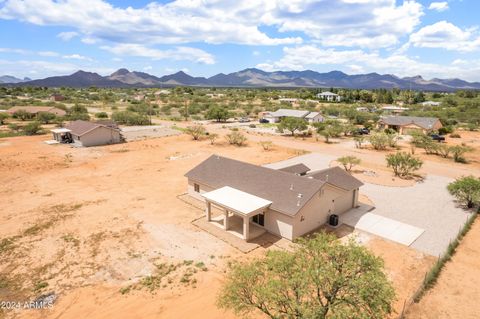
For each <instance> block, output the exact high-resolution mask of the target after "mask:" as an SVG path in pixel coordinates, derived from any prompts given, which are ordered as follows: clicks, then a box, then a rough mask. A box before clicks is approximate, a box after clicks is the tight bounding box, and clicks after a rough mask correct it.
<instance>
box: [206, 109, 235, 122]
mask: <svg viewBox="0 0 480 319" xmlns="http://www.w3.org/2000/svg"><path fill="white" fill-rule="evenodd" d="M230 116H231V114H230V112H229V111H228V110H227V108H225V107H222V106H213V107H211V108H210V109H209V110H208V111H207V114H206V118H207V119H209V120H216V121H217V122H222V121H223V122H224V121H226V120H228V119H229V118H230Z"/></svg>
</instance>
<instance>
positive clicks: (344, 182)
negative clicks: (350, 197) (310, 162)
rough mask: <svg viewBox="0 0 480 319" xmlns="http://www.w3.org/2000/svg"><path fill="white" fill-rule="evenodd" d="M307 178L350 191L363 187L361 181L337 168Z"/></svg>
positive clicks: (309, 175) (311, 174) (314, 173)
mask: <svg viewBox="0 0 480 319" xmlns="http://www.w3.org/2000/svg"><path fill="white" fill-rule="evenodd" d="M307 177H313V178H314V179H317V180H321V181H323V182H327V183H328V184H331V185H333V186H336V187H339V188H342V189H345V190H348V191H351V190H354V189H357V188H359V187H360V186H362V185H363V183H362V182H361V181H359V180H358V179H356V178H355V177H353V176H352V175H350V174H349V173H347V172H345V171H344V170H343V169H341V168H340V167H338V166H335V167H331V168H327V169H323V170H321V171H316V172H313V173H310V174H307Z"/></svg>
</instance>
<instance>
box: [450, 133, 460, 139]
mask: <svg viewBox="0 0 480 319" xmlns="http://www.w3.org/2000/svg"><path fill="white" fill-rule="evenodd" d="M449 137H451V138H462V136H461V135H460V134H458V133H452V134H450V135H449Z"/></svg>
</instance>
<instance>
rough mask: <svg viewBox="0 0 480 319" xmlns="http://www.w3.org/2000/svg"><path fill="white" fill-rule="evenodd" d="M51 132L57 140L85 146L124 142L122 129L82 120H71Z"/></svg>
mask: <svg viewBox="0 0 480 319" xmlns="http://www.w3.org/2000/svg"><path fill="white" fill-rule="evenodd" d="M51 132H52V133H53V138H54V140H56V141H57V142H60V143H74V144H75V145H78V146H85V147H88V146H98V145H107V144H115V143H120V142H122V135H121V133H120V130H118V129H117V128H115V127H113V126H112V125H105V124H101V123H94V122H87V121H81V120H78V121H74V122H70V123H69V124H68V125H67V126H65V127H64V128H59V129H53V130H51Z"/></svg>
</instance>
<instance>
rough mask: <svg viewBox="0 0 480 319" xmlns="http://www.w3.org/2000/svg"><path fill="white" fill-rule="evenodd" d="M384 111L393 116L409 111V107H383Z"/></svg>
mask: <svg viewBox="0 0 480 319" xmlns="http://www.w3.org/2000/svg"><path fill="white" fill-rule="evenodd" d="M382 110H383V111H384V112H385V113H391V114H399V113H403V112H404V111H407V110H408V107H403V106H395V105H386V106H383V107H382Z"/></svg>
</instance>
